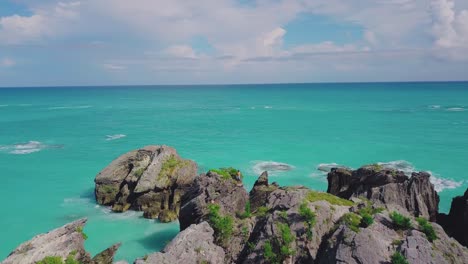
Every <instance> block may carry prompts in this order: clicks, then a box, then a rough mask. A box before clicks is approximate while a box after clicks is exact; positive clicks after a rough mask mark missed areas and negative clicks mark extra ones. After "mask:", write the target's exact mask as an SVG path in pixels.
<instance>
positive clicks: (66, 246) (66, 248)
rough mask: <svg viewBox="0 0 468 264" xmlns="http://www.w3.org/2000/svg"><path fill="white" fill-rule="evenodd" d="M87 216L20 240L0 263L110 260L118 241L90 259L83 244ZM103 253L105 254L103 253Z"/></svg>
mask: <svg viewBox="0 0 468 264" xmlns="http://www.w3.org/2000/svg"><path fill="white" fill-rule="evenodd" d="M85 224H86V219H80V220H77V221H75V222H72V223H70V224H67V225H65V226H62V227H60V228H57V229H54V230H52V231H50V232H48V233H46V234H41V235H37V236H35V237H34V238H32V239H31V240H29V241H27V242H25V243H23V244H21V245H20V246H18V248H16V249H15V250H14V251H13V252H11V253H10V255H9V256H8V257H7V258H6V259H5V260H4V261H2V262H1V264H35V263H37V262H39V261H42V260H44V259H45V258H47V257H49V258H50V257H55V258H57V259H61V260H62V261H64V260H65V259H67V258H70V259H74V260H77V261H78V262H79V263H82V264H112V262H113V259H114V254H115V252H116V251H117V249H118V248H119V246H120V244H116V245H114V246H112V247H110V248H109V249H106V250H104V251H103V252H101V253H99V254H97V255H96V257H94V258H93V259H91V257H90V254H89V253H88V252H86V250H85V248H84V241H85V239H86V235H85V234H84V233H83V228H84V225H85ZM104 256H105V257H104Z"/></svg>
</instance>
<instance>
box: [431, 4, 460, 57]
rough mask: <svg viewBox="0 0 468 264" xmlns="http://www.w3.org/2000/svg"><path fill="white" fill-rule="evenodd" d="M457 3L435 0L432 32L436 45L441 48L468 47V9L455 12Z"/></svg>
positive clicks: (432, 8) (432, 6)
mask: <svg viewBox="0 0 468 264" xmlns="http://www.w3.org/2000/svg"><path fill="white" fill-rule="evenodd" d="M454 8H455V3H454V2H453V1H450V0H434V1H432V3H431V10H432V15H433V20H434V22H433V25H432V34H433V36H434V37H435V45H436V47H440V48H460V47H464V48H468V10H461V11H460V12H458V14H457V13H456V12H455V9H454Z"/></svg>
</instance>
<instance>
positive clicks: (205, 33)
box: [0, 0, 468, 87]
mask: <svg viewBox="0 0 468 264" xmlns="http://www.w3.org/2000/svg"><path fill="white" fill-rule="evenodd" d="M449 80H468V1H467V0H166V1H163V0H71V1H68V0H61V1H55V0H0V87H12V86H81V85H137V84H238V83H293V82H294V83H296V82H299V83H303V82H377V81H449Z"/></svg>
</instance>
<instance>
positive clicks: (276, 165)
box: [252, 161, 294, 175]
mask: <svg viewBox="0 0 468 264" xmlns="http://www.w3.org/2000/svg"><path fill="white" fill-rule="evenodd" d="M254 163H255V164H254V166H253V167H252V169H253V171H254V173H255V174H257V175H260V174H261V173H263V172H264V171H268V172H269V173H272V174H275V173H278V172H285V171H290V170H293V169H294V166H292V165H289V164H287V163H282V162H276V161H254Z"/></svg>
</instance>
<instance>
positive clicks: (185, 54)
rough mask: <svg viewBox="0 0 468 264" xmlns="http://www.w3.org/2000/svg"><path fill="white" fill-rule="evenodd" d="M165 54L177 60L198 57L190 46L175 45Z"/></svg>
mask: <svg viewBox="0 0 468 264" xmlns="http://www.w3.org/2000/svg"><path fill="white" fill-rule="evenodd" d="M165 53H166V54H167V55H170V56H173V57H176V58H186V59H196V58H197V57H198V56H197V55H196V54H195V51H194V50H193V48H192V47H191V46H189V45H174V46H171V47H169V48H167V49H166V50H165Z"/></svg>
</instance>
